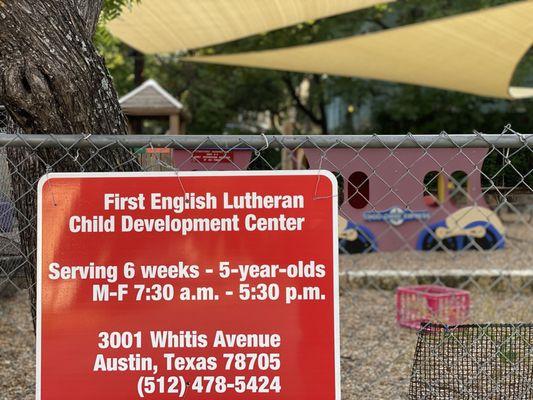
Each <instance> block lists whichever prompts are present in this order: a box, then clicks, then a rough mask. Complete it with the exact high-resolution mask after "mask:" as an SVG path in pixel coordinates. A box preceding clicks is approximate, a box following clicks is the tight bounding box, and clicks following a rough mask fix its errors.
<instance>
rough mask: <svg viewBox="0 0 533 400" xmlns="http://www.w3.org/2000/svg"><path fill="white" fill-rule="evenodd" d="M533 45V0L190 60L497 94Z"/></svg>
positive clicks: (530, 92) (519, 92)
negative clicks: (343, 35)
mask: <svg viewBox="0 0 533 400" xmlns="http://www.w3.org/2000/svg"><path fill="white" fill-rule="evenodd" d="M532 44H533V1H520V2H516V3H511V4H509V5H505V6H500V7H494V8H490V9H486V10H482V11H477V12H472V13H468V14H461V15H459V16H454V17H448V18H442V19H439V20H433V21H429V22H424V23H419V24H413V25H409V26H405V27H401V28H394V29H389V30H386V31H381V32H377V33H372V34H367V35H361V36H355V37H350V38H345V39H339V40H332V41H327V42H321V43H316V44H310V45H304V46H296V47H288V48H283V49H276V50H267V51H257V52H249V53H240V54H232V55H216V56H202V57H191V58H186V60H188V61H196V62H203V63H214V64H226V65H237V66H245V67H258V68H268V69H276V70H285V71H295V72H311V73H319V74H330V75H339V76H349V77H359V78H368V79H379V80H385V81H392V82H401V83H410V84H416V85H422V86H429V87H434V88H440V89H449V90H457V91H460V92H466V93H473V94H477V95H481V96H488V97H497V98H526V97H532V96H533V88H520V87H512V88H510V87H509V86H510V82H511V79H512V76H513V74H514V71H515V69H516V66H517V65H518V63H519V62H520V60H521V59H522V57H523V56H524V54H525V53H526V52H527V50H528V49H529V48H530V47H531V45H532Z"/></svg>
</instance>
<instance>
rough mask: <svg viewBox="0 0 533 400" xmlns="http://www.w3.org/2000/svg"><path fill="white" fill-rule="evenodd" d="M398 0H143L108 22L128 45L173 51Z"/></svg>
mask: <svg viewBox="0 0 533 400" xmlns="http://www.w3.org/2000/svg"><path fill="white" fill-rule="evenodd" d="M391 1H394V0H142V1H141V2H140V3H139V4H138V5H135V6H133V7H132V8H131V9H125V10H123V12H122V14H121V16H120V17H118V18H116V19H115V20H113V21H111V22H110V23H109V29H110V30H111V32H112V33H113V35H115V36H116V37H118V38H119V39H120V40H122V41H123V42H125V43H126V44H128V45H129V46H131V47H133V48H135V49H137V50H139V51H141V52H143V53H145V54H153V53H170V52H176V51H180V50H185V49H193V48H197V47H203V46H210V45H213V44H218V43H224V42H229V41H232V40H236V39H240V38H243V37H247V36H251V35H255V34H258V33H262V32H268V31H271V30H274V29H279V28H284V27H287V26H290V25H295V24H298V23H300V22H304V21H309V20H314V19H319V18H325V17H330V16H333V15H337V14H342V13H346V12H350V11H354V10H358V9H362V8H366V7H370V6H373V5H376V4H379V3H389V2H391Z"/></svg>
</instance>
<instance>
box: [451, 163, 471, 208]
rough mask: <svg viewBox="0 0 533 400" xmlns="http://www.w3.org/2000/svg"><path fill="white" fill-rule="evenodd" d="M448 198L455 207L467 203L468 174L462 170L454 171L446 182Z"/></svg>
mask: <svg viewBox="0 0 533 400" xmlns="http://www.w3.org/2000/svg"><path fill="white" fill-rule="evenodd" d="M448 190H449V193H450V200H451V202H452V203H453V205H454V206H455V207H465V206H466V205H468V203H469V201H468V199H469V196H468V174H467V173H466V172H464V171H455V172H454V173H453V174H452V175H451V177H450V181H449V183H448Z"/></svg>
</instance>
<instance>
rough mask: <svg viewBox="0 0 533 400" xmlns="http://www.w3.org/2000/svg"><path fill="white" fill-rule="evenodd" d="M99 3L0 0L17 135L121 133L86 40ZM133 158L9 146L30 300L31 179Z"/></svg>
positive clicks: (3, 99)
mask: <svg viewBox="0 0 533 400" xmlns="http://www.w3.org/2000/svg"><path fill="white" fill-rule="evenodd" d="M102 3H103V0H47V1H44V2H40V1H35V0H0V103H3V104H4V105H5V106H6V108H7V110H8V111H9V113H10V115H11V117H12V118H13V120H14V121H15V123H16V125H17V126H18V127H19V128H20V129H21V130H22V131H23V132H24V133H30V134H31V133H50V134H74V133H77V134H80V133H81V134H119V135H120V134H126V133H127V124H126V121H125V118H124V116H123V114H122V111H121V109H120V105H119V103H118V99H117V95H116V93H115V90H114V88H113V84H112V80H111V77H110V75H109V73H108V71H107V69H106V67H105V63H104V61H103V59H102V58H101V57H100V55H99V54H98V53H97V51H96V49H95V47H94V45H93V43H92V36H93V34H94V31H95V28H96V24H97V22H98V17H99V15H100V11H101V7H102ZM133 160H134V158H133V157H132V155H131V154H130V153H129V151H127V150H124V149H116V150H111V149H108V150H105V151H100V152H97V153H95V152H94V150H93V151H90V150H85V151H79V152H78V151H76V150H75V149H72V150H67V149H30V148H23V149H14V148H8V161H9V164H10V172H11V176H12V186H13V198H14V199H15V205H16V208H17V218H18V225H19V230H20V236H21V237H20V239H21V251H22V253H23V255H24V256H25V257H26V260H27V262H26V265H25V271H26V277H27V279H28V285H29V289H30V297H31V302H32V305H34V304H35V261H36V254H35V253H36V193H35V189H36V183H37V181H38V179H39V178H40V177H41V176H42V175H44V174H45V173H47V172H48V171H80V170H85V171H109V170H120V171H129V170H135V169H137V164H136V163H135V162H134V161H133ZM66 245H67V244H66ZM32 311H33V312H34V307H32ZM34 316H35V315H34Z"/></svg>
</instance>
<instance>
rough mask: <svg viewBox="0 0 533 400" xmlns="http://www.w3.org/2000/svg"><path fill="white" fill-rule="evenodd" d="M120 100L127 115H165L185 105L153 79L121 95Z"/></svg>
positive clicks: (176, 111) (175, 111) (176, 112)
mask: <svg viewBox="0 0 533 400" xmlns="http://www.w3.org/2000/svg"><path fill="white" fill-rule="evenodd" d="M119 102H120V105H121V107H122V110H123V111H124V113H125V114H127V115H146V116H163V115H172V114H179V113H180V112H181V111H182V110H183V105H182V104H181V103H180V102H179V101H178V100H177V99H175V98H174V97H173V96H172V95H171V94H170V93H168V92H167V91H166V90H165V89H163V88H162V87H161V86H160V85H159V84H158V83H157V82H156V81H154V80H153V79H149V80H147V81H146V82H144V83H143V84H142V85H141V86H139V87H137V88H135V89H134V90H132V91H131V92H129V93H128V94H126V95H125V96H123V97H121V98H120V100H119Z"/></svg>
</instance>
